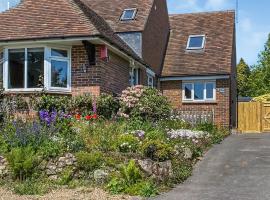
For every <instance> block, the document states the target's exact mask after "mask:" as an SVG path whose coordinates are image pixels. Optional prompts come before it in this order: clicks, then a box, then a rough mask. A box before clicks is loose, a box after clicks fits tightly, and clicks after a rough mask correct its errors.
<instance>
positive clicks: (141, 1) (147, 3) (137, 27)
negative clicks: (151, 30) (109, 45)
mask: <svg viewBox="0 0 270 200" xmlns="http://www.w3.org/2000/svg"><path fill="white" fill-rule="evenodd" d="M86 1H87V2H88V3H89V4H88V5H89V7H90V8H91V9H92V10H94V11H95V12H96V13H97V14H99V15H100V16H101V17H103V18H104V19H105V20H106V22H107V23H108V24H109V25H110V26H111V27H112V28H113V30H114V31H115V32H129V31H143V30H144V27H145V24H146V22H147V19H148V16H149V14H150V11H151V8H152V5H153V1H154V0H110V1H108V0H86ZM128 8H136V9H137V14H136V17H135V19H134V20H131V21H121V20H120V17H121V15H122V13H123V11H124V10H125V9H128Z"/></svg>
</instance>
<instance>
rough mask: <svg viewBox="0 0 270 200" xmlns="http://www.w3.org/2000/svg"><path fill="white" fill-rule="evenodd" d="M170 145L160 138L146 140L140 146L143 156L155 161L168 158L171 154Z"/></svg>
mask: <svg viewBox="0 0 270 200" xmlns="http://www.w3.org/2000/svg"><path fill="white" fill-rule="evenodd" d="M172 151H173V149H172V147H171V146H170V145H169V144H166V143H165V142H163V141H160V140H148V141H146V142H145V143H144V144H143V146H142V152H143V154H144V156H145V157H147V158H150V159H152V160H155V161H165V160H169V159H170V158H171V156H172Z"/></svg>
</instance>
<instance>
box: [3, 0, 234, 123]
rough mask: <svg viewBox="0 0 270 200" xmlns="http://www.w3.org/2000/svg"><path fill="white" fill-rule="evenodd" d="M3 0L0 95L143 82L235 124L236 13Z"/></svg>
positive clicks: (148, 0)
mask: <svg viewBox="0 0 270 200" xmlns="http://www.w3.org/2000/svg"><path fill="white" fill-rule="evenodd" d="M3 2H4V3H3V4H1V5H2V7H1V6H0V18H1V24H0V30H1V31H0V67H1V68H2V69H3V70H0V71H1V72H3V73H2V74H0V75H1V79H2V81H0V82H1V85H2V87H3V88H4V93H5V94H7V95H8V94H13V93H16V94H17V93H22V94H28V93H33V92H37V91H41V90H44V91H45V92H47V93H52V94H64V95H80V94H84V93H91V94H93V95H99V94H100V93H102V92H107V93H113V94H119V93H120V92H121V91H122V90H124V89H125V88H126V87H128V86H130V85H137V84H142V85H146V86H150V87H158V88H160V89H161V90H162V91H163V94H164V95H165V96H167V97H168V98H169V100H170V101H171V102H172V104H173V105H174V107H175V108H177V109H183V110H197V111H205V110H206V111H211V112H213V113H214V118H215V123H216V124H220V125H223V126H232V125H233V124H234V115H235V113H234V112H235V106H234V105H235V96H236V94H235V91H234V90H235V30H234V12H232V11H226V12H216V13H200V14H183V15H172V16H169V15H168V9H167V4H166V0H125V1H120V0H110V1H109V3H108V1H105V0H58V1H55V0H21V1H20V0H16V1H12V3H11V1H9V0H4V1H3ZM3 5H4V7H3ZM5 5H6V6H5Z"/></svg>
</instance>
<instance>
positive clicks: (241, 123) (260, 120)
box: [238, 102, 270, 133]
mask: <svg viewBox="0 0 270 200" xmlns="http://www.w3.org/2000/svg"><path fill="white" fill-rule="evenodd" d="M238 130H239V131H240V132H242V133H262V132H270V102H263V103H262V102H241V103H238Z"/></svg>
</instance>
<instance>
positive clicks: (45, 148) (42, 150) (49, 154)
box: [38, 140, 65, 159]
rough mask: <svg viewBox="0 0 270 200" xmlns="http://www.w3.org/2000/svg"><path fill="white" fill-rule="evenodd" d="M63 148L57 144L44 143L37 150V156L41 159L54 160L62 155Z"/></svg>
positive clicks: (48, 141)
mask: <svg viewBox="0 0 270 200" xmlns="http://www.w3.org/2000/svg"><path fill="white" fill-rule="evenodd" d="M64 150H65V149H64V148H63V146H62V145H61V144H60V143H59V142H54V141H50V140H47V141H44V142H43V143H42V144H41V145H40V147H39V149H38V154H39V155H41V156H42V158H44V159H46V158H55V157H57V156H59V155H60V154H62V153H64Z"/></svg>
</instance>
